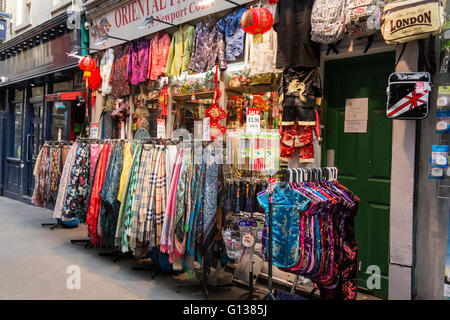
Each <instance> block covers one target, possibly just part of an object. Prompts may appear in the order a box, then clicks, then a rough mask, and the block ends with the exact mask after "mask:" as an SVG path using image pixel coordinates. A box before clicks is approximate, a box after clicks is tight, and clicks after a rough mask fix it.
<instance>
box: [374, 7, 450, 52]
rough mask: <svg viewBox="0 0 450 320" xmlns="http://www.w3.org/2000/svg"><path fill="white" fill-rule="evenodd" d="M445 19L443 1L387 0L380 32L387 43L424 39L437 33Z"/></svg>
mask: <svg viewBox="0 0 450 320" xmlns="http://www.w3.org/2000/svg"><path fill="white" fill-rule="evenodd" d="M445 20H446V18H445V7H444V5H443V1H436V0H405V1H395V2H391V1H389V3H388V4H386V6H385V7H384V12H383V16H382V18H381V33H382V34H383V38H384V40H385V41H386V43H388V44H398V43H405V42H409V41H412V40H418V39H425V38H427V37H428V36H429V35H437V34H439V33H440V32H441V31H442V28H443V27H444V25H445Z"/></svg>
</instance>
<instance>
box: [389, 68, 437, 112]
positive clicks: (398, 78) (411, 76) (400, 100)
mask: <svg viewBox="0 0 450 320" xmlns="http://www.w3.org/2000/svg"><path fill="white" fill-rule="evenodd" d="M430 92H431V75H430V74H429V73H428V72H396V73H393V74H391V75H390V76H389V83H388V88H387V107H386V114H387V116H388V118H390V119H401V120H420V119H425V118H426V117H427V116H428V110H429V102H430V101H429V100H430V97H431V95H430Z"/></svg>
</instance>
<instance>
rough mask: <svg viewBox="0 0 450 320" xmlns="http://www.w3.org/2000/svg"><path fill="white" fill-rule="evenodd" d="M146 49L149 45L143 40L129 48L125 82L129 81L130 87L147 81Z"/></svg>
mask: <svg viewBox="0 0 450 320" xmlns="http://www.w3.org/2000/svg"><path fill="white" fill-rule="evenodd" d="M148 47H149V43H148V42H147V41H145V40H143V41H140V42H138V43H134V44H132V45H131V46H130V58H129V59H128V69H127V80H129V81H130V83H131V84H132V85H137V84H139V83H141V82H144V81H146V80H147V73H148Z"/></svg>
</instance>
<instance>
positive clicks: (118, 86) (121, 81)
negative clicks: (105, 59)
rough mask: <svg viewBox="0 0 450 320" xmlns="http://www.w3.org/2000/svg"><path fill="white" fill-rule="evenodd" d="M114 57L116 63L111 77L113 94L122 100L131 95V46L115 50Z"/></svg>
mask: <svg viewBox="0 0 450 320" xmlns="http://www.w3.org/2000/svg"><path fill="white" fill-rule="evenodd" d="M114 56H115V57H116V60H115V61H114V64H113V70H112V75H111V86H112V91H111V94H112V95H113V97H115V98H122V97H125V96H128V95H130V86H129V85H128V81H127V71H128V59H129V56H130V46H129V45H125V46H119V47H117V48H115V49H114Z"/></svg>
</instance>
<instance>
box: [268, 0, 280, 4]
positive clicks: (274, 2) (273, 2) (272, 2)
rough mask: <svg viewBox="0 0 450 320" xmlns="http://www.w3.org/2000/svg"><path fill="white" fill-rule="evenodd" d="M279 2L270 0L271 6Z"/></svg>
mask: <svg viewBox="0 0 450 320" xmlns="http://www.w3.org/2000/svg"><path fill="white" fill-rule="evenodd" d="M277 3H278V0H269V4H277Z"/></svg>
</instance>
